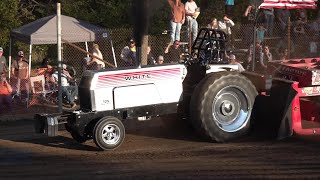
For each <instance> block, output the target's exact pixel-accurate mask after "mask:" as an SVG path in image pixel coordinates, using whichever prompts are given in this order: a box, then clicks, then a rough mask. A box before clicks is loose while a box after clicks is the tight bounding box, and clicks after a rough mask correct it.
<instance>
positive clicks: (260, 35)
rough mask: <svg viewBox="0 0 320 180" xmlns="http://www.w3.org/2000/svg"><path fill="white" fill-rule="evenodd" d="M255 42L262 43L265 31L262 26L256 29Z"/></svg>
mask: <svg viewBox="0 0 320 180" xmlns="http://www.w3.org/2000/svg"><path fill="white" fill-rule="evenodd" d="M256 31H257V41H260V42H261V43H263V42H264V35H265V32H266V31H267V29H266V28H264V26H263V25H262V24H261V25H260V26H259V27H258V28H257V30H256Z"/></svg>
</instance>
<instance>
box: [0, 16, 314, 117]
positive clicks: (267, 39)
mask: <svg viewBox="0 0 320 180" xmlns="http://www.w3.org/2000/svg"><path fill="white" fill-rule="evenodd" d="M317 23H318V22H317V21H309V22H307V23H304V24H299V23H298V22H291V26H290V28H286V29H285V30H283V29H282V28H281V26H280V24H279V23H274V25H273V33H272V34H269V33H268V32H265V36H264V38H263V42H262V43H263V44H264V45H268V46H269V47H270V49H271V53H272V54H273V59H274V60H277V59H279V58H280V54H279V53H280V51H281V49H285V48H286V47H288V41H290V44H291V48H290V50H289V53H290V58H306V57H319V56H320V54H319V52H320V49H319V47H320V44H319V42H320V33H319V29H316V28H315V27H316V25H318V24H317ZM261 25H264V24H258V25H257V27H260V26H261ZM184 28H185V27H184ZM107 32H108V37H106V38H101V39H99V40H97V41H96V42H88V44H87V46H88V50H89V52H90V53H92V46H93V44H94V43H95V44H98V45H99V47H100V51H101V53H102V55H103V59H104V60H105V61H106V62H108V63H110V64H111V65H113V66H114V65H117V66H118V67H124V66H127V63H126V62H125V61H124V60H123V59H122V58H121V51H122V49H123V48H124V47H125V46H127V45H128V44H129V40H130V39H131V38H132V34H133V33H132V29H112V30H107ZM169 33H170V32H168V33H163V34H158V35H150V36H149V38H148V44H149V46H150V47H151V54H152V55H153V58H154V59H155V60H156V59H157V58H158V56H164V59H165V61H164V62H165V63H171V61H172V60H170V59H172V58H173V57H170V55H166V54H165V49H166V47H167V45H168V43H169V41H170V35H169ZM232 34H233V35H232V37H233V41H232V42H233V48H234V49H232V50H233V51H234V53H235V54H236V55H237V57H238V58H237V59H239V60H240V61H242V62H246V61H247V57H248V53H247V51H248V48H249V46H250V44H251V43H252V39H253V25H252V24H236V26H234V27H233V28H232ZM268 34H269V35H268ZM111 38H112V39H111ZM181 39H182V40H181V45H180V50H181V52H184V51H186V49H188V46H187V40H186V39H187V38H186V33H185V30H184V29H183V30H182V34H181ZM111 40H112V43H111ZM74 45H76V46H77V47H79V48H81V49H84V50H85V49H86V44H85V43H75V44H74ZM112 46H113V47H112ZM113 49H114V51H113ZM86 57H87V54H86V53H84V52H83V51H80V50H79V49H77V48H74V47H73V46H70V45H69V44H67V43H64V44H63V51H62V60H63V63H66V64H68V65H69V66H70V67H73V68H74V70H75V72H76V74H75V76H76V78H80V77H81V74H82V73H83V71H84V69H85V68H84V67H85V66H86ZM149 63H150V62H149ZM49 64H50V62H49ZM52 64H53V66H54V63H52ZM37 66H38V65H33V66H32V68H33V71H32V72H36V73H32V76H37V75H39V73H38V72H37V71H39V69H37ZM106 67H107V68H110V67H111V66H108V65H106ZM45 72H46V73H47V74H45V75H48V74H50V73H51V72H50V71H45ZM45 81H47V79H45ZM41 84H42V83H39V84H38V85H41ZM12 85H13V86H15V85H14V84H12ZM45 88H48V87H47V86H46V87H45ZM50 93H52V92H50ZM30 94H31V96H30V98H29V102H28V103H27V102H25V101H20V100H19V102H14V104H13V106H12V109H11V110H10V111H6V110H5V111H1V114H0V116H9V117H14V116H16V115H17V114H24V113H29V114H34V113H37V112H52V111H56V110H57V109H56V108H52V107H50V106H48V107H46V106H44V105H43V104H41V103H45V101H41V98H39V97H41V96H43V94H41V93H40V94H36V93H34V92H32V91H31V93H30ZM35 97H36V98H35ZM32 98H33V99H32ZM50 98H53V97H50ZM39 99H40V100H39ZM53 99H54V98H53ZM52 102H54V100H52ZM3 107H4V106H3V105H2V106H1V108H3Z"/></svg>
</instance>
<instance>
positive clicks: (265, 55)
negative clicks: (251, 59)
mask: <svg viewBox="0 0 320 180" xmlns="http://www.w3.org/2000/svg"><path fill="white" fill-rule="evenodd" d="M269 61H272V54H271V52H270V49H269V46H264V48H263V51H262V53H261V57H260V63H259V66H260V69H261V70H262V71H266V70H267V64H268V62H269ZM259 66H257V67H258V68H259Z"/></svg>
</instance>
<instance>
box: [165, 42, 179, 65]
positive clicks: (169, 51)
mask: <svg viewBox="0 0 320 180" xmlns="http://www.w3.org/2000/svg"><path fill="white" fill-rule="evenodd" d="M171 46H173V47H171ZM164 53H165V59H166V60H169V62H170V63H178V62H180V61H181V55H182V49H181V48H180V42H179V41H174V42H173V45H170V46H168V47H167V48H166V49H165V51H164Z"/></svg>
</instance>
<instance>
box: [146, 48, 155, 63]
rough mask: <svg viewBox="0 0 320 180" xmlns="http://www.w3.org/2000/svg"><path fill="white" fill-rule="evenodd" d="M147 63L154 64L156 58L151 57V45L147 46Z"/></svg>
mask: <svg viewBox="0 0 320 180" xmlns="http://www.w3.org/2000/svg"><path fill="white" fill-rule="evenodd" d="M147 61H148V62H147V64H156V60H155V59H154V57H153V54H152V52H151V46H148V47H147Z"/></svg>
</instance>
